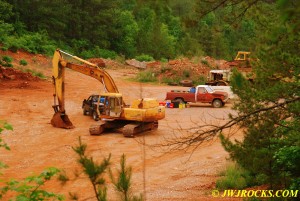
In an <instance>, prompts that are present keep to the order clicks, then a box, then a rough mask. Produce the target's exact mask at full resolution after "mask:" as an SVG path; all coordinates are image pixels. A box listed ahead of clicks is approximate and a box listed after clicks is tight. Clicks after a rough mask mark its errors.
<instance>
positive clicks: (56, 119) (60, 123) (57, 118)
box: [51, 112, 75, 129]
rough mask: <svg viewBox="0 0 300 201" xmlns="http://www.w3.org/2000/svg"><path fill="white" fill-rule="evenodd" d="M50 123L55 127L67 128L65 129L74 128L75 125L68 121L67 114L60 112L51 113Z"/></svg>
mask: <svg viewBox="0 0 300 201" xmlns="http://www.w3.org/2000/svg"><path fill="white" fill-rule="evenodd" d="M51 124H52V126H54V127H57V128H67V129H71V128H75V126H73V124H72V122H71V121H70V119H69V117H68V115H66V114H65V113H62V112H56V113H55V114H54V115H53V117H52V119H51Z"/></svg>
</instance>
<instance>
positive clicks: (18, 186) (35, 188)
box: [2, 167, 64, 201]
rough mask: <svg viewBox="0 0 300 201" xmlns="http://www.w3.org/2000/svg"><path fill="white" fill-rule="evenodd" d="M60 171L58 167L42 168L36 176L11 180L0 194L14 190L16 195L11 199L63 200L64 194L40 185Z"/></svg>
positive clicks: (29, 200)
mask: <svg viewBox="0 0 300 201" xmlns="http://www.w3.org/2000/svg"><path fill="white" fill-rule="evenodd" d="M59 172H60V170H59V169H57V168H54V167H51V168H47V169H46V170H44V171H43V172H42V173H41V174H40V175H38V176H29V177H27V178H25V179H24V180H23V181H17V180H13V179H12V180H11V181H9V182H7V183H6V186H5V187H4V188H3V189H2V194H5V193H7V192H9V191H15V192H17V193H18V195H17V196H16V197H15V198H14V199H13V200H24V201H27V200H28V201H38V200H48V199H51V200H64V196H62V195H59V194H55V193H52V192H48V191H46V190H43V189H42V188H41V187H42V186H44V185H45V183H46V182H47V181H49V180H51V179H52V177H54V176H56V175H57V174H58V173H59Z"/></svg>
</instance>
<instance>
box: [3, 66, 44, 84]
mask: <svg viewBox="0 0 300 201" xmlns="http://www.w3.org/2000/svg"><path fill="white" fill-rule="evenodd" d="M0 80H24V81H38V80H40V78H38V77H35V76H33V75H32V74H31V73H29V72H22V71H20V70H17V69H14V68H5V67H2V66H0Z"/></svg>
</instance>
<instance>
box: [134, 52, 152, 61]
mask: <svg viewBox="0 0 300 201" xmlns="http://www.w3.org/2000/svg"><path fill="white" fill-rule="evenodd" d="M135 59H136V60H138V61H154V59H153V57H152V56H150V55H147V54H141V55H139V56H136V57H135Z"/></svg>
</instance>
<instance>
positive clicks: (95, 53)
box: [78, 46, 117, 59]
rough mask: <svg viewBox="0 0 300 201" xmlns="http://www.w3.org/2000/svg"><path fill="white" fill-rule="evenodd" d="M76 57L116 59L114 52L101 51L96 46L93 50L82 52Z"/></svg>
mask: <svg viewBox="0 0 300 201" xmlns="http://www.w3.org/2000/svg"><path fill="white" fill-rule="evenodd" d="M78 55H80V56H81V57H83V58H86V59H90V58H97V57H101V58H105V59H116V57H117V54H116V52H114V51H110V50H105V49H101V48H99V47H98V46H96V47H94V48H89V49H88V50H83V51H81V52H80V53H79V54H78Z"/></svg>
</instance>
